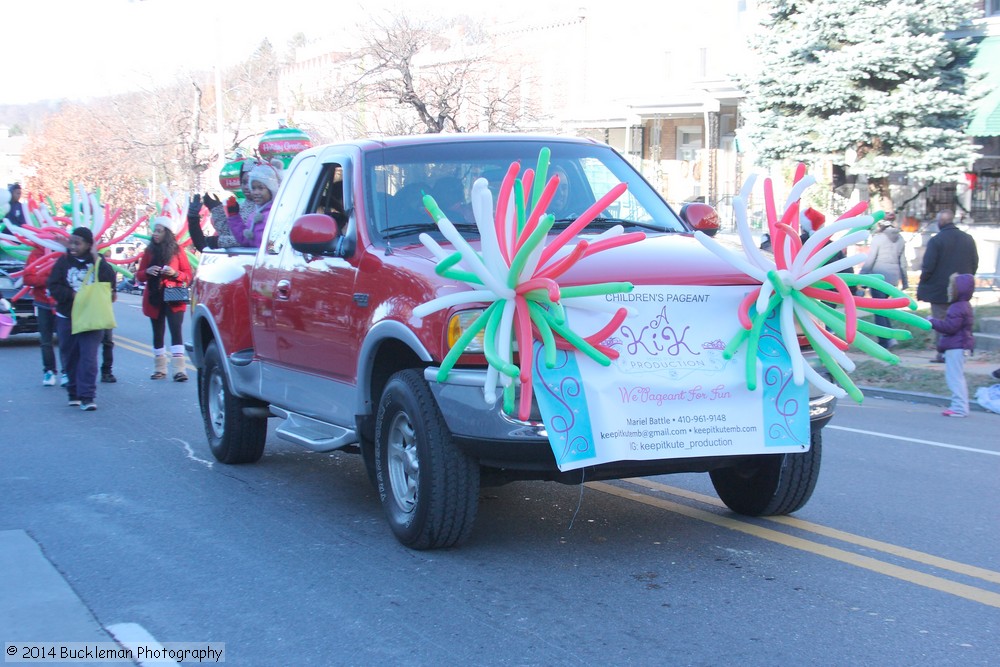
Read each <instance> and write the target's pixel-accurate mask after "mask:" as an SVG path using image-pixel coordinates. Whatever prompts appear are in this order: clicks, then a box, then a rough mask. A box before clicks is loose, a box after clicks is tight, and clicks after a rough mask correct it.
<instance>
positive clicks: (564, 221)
mask: <svg viewBox="0 0 1000 667" xmlns="http://www.w3.org/2000/svg"><path fill="white" fill-rule="evenodd" d="M579 217H580V216H578V215H575V216H573V217H570V218H558V219H557V220H556V222H555V224H554V225H552V228H553V229H557V228H558V229H565V228H566V227H569V226H570V225H571V224H572V223H574V222H576V221H577V219H578V218H579ZM615 225H622V226H625V227H630V226H636V225H639V226H643V225H642V223H640V222H636V221H635V220H625V219H623V218H601V217H597V218H594V219H593V220H591V221H590V222H588V223H587V226H586V227H584V230H587V229H591V228H592V227H603V228H604V229H607V228H609V227H614V226H615Z"/></svg>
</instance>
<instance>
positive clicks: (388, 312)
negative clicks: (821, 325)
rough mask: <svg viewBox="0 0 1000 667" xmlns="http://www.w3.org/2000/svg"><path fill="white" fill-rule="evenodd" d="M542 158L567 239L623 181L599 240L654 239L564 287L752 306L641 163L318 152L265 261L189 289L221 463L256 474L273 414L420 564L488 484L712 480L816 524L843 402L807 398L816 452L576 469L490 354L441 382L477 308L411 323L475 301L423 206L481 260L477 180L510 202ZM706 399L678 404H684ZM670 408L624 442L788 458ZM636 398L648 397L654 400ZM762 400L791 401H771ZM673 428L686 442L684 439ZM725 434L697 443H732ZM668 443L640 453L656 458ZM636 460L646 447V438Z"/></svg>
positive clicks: (205, 269)
mask: <svg viewBox="0 0 1000 667" xmlns="http://www.w3.org/2000/svg"><path fill="white" fill-rule="evenodd" d="M543 147H544V148H548V149H550V150H551V155H552V168H553V170H556V169H558V170H559V174H560V178H561V179H562V180H563V181H565V182H564V183H563V184H562V185H560V192H559V194H558V196H557V197H555V198H553V200H552V202H551V204H550V206H549V210H550V212H552V213H553V215H554V216H555V217H556V222H555V226H554V228H553V230H552V232H551V233H552V234H556V233H557V232H558V231H560V230H561V229H565V227H566V226H567V225H569V224H570V223H571V222H572V221H573V220H574V219H575V218H576V216H577V215H579V214H580V212H581V211H583V210H584V209H586V208H587V207H589V206H591V205H592V204H594V202H595V201H597V200H598V199H599V198H600V196H601V195H603V194H604V193H605V192H607V191H608V190H609V189H610V188H611V187H612V186H614V185H616V184H617V183H625V184H626V185H627V187H628V189H627V192H626V193H625V194H624V195H623V196H621V197H620V198H618V199H617V200H615V202H614V203H613V204H611V205H610V206H608V208H607V209H606V210H605V211H603V212H602V214H601V215H600V216H599V217H597V218H596V219H595V220H594V221H593V222H592V223H591V224H590V225H589V226H588V227H587V229H586V230H585V231H586V233H588V234H590V233H595V232H599V231H600V230H602V229H606V228H608V227H609V226H611V225H622V226H623V227H624V228H625V230H626V231H627V232H633V231H642V232H644V233H645V235H646V236H645V239H644V240H641V241H639V242H637V243H632V244H630V245H625V246H622V247H618V248H614V249H611V250H607V251H606V252H602V253H600V255H594V256H593V257H589V258H587V259H586V260H582V261H580V262H579V263H578V264H577V265H576V266H574V267H573V268H572V269H571V270H570V271H569V272H567V273H566V275H564V276H563V278H562V279H563V282H564V283H565V284H568V285H573V284H585V283H594V282H598V281H629V282H631V283H632V284H633V285H635V286H636V289H640V288H641V289H643V290H645V292H644V294H647V295H652V296H650V297H649V298H653V297H656V295H657V294H660V293H661V292H664V291H665V292H666V293H670V294H672V293H674V292H676V291H677V290H682V291H683V290H684V289H702V288H704V289H727V288H728V289H735V290H737V291H738V292H739V293H740V294H745V293H746V292H747V291H749V290H750V289H752V288H753V287H754V286H755V285H756V283H754V281H753V280H752V279H751V278H749V277H748V276H746V275H744V274H742V273H739V272H737V271H735V270H734V269H733V268H732V267H730V266H728V265H726V264H725V263H724V262H722V261H721V260H719V259H718V258H717V257H715V256H714V255H713V254H712V253H710V252H708V251H707V250H706V249H705V248H704V247H702V245H701V244H700V243H699V242H698V241H697V239H695V238H693V234H692V231H693V227H692V224H691V223H690V222H689V221H687V220H685V219H682V217H681V216H679V215H678V214H677V213H675V212H674V211H673V210H672V209H671V208H670V206H668V205H667V204H666V203H665V202H664V201H663V199H662V198H661V197H660V195H659V194H658V193H657V192H656V191H655V190H654V189H653V188H652V187H651V186H650V185H649V184H648V183H647V182H646V181H645V180H643V178H642V177H641V176H640V175H639V174H638V173H637V172H636V171H635V169H634V168H633V167H632V166H631V165H630V164H629V163H628V161H626V160H625V159H624V158H622V157H621V156H620V155H619V154H618V153H616V152H615V151H614V150H613V149H612V148H610V147H609V146H607V145H604V144H601V143H598V142H593V141H589V140H580V139H572V138H565V137H533V136H520V135H486V136H473V135H434V136H428V135H422V136H412V137H402V138H393V139H384V140H366V141H355V142H348V143H342V144H336V145H325V146H320V147H316V148H312V149H310V150H307V151H305V152H303V153H301V154H299V155H298V156H297V157H296V158H295V160H294V161H293V162H292V164H291V165H290V166H289V168H288V169H287V170H286V173H285V175H284V178H283V180H282V183H281V186H280V189H279V191H278V193H277V194H276V198H275V202H274V204H273V207H272V211H271V215H270V219H269V221H268V226H267V229H266V232H265V234H264V241H263V244H262V245H261V247H260V248H229V249H225V250H215V251H207V252H206V253H205V254H204V256H203V258H202V261H201V264H200V267H199V270H198V273H197V276H196V279H195V282H194V285H193V289H192V304H193V308H192V317H193V341H192V343H191V345H192V358H193V360H194V362H195V364H196V365H197V367H198V369H199V373H198V396H199V402H200V406H201V411H202V414H203V417H204V424H205V431H206V434H207V436H208V441H209V444H210V447H211V450H212V453H213V455H214V456H215V457H216V458H217V459H218V460H219V461H221V462H224V463H231V464H236V463H249V462H254V461H257V460H258V459H260V458H261V456H262V453H263V450H264V446H265V440H266V435H267V420H268V418H277V419H279V420H281V423H280V426H278V428H277V430H276V435H278V436H280V437H281V438H284V439H286V440H290V441H292V442H296V443H298V444H300V445H303V446H305V447H307V448H310V449H312V450H315V451H330V450H334V449H346V450H348V451H356V452H358V453H360V454H361V456H362V457H363V460H364V464H365V466H366V469H367V472H368V475H369V477H370V479H371V480H372V482H373V483H374V484H375V485H376V486H377V488H378V492H379V495H380V498H381V501H382V504H383V507H384V510H385V514H386V517H387V519H388V522H389V524H390V526H391V528H392V531H393V533H394V534H395V536H396V537H397V538H398V539H399V541H400V542H402V543H403V544H405V545H407V546H409V547H412V548H417V549H428V548H440V547H449V546H454V545H457V544H460V543H461V542H463V541H464V540H465V539H466V538H468V536H469V535H470V533H471V531H472V527H473V523H474V520H475V516H476V511H477V506H478V500H479V491H480V486H481V485H496V484H502V483H505V482H509V481H514V480H526V479H532V480H554V481H559V482H563V483H567V484H580V483H582V482H584V481H591V480H600V479H619V478H624V477H632V476H649V475H659V474H665V473H674V472H708V473H709V474H710V475H711V479H712V482H713V484H714V486H715V488H716V490H717V492H718V493H719V495H720V497H721V498H722V500H723V501H724V502H725V503H726V504H727V506H729V507H730V508H731V509H732V510H734V511H736V512H739V513H743V514H748V515H766V514H783V513H788V512H793V511H795V510H797V509H799V508H801V507H802V506H803V505H804V504H805V503H806V501H807V500H808V499H809V497H810V495H811V494H812V491H813V488H814V486H815V484H816V479H817V476H818V473H819V464H820V451H821V447H820V443H821V436H820V431H821V429H822V427H823V426H824V425H825V424H826V423H827V422H828V421H829V419H830V418H831V416H832V415H833V411H834V408H835V404H836V400H835V398H834V397H833V396H830V395H825V394H821V393H819V392H817V391H815V390H809V392H808V393H809V398H808V414H807V415H806V416H805V419H806V420H807V422H806V428H805V430H804V433H805V436H804V440H805V442H804V444H802V445H800V446H799V447H798V448H797V449H796V450H795V451H789V450H787V449H786V450H781V453H765V450H764V449H756V450H753V453H749V454H748V453H746V451H743V450H734V451H728V450H726V449H725V448H718V449H715V450H711V449H707V450H705V451H706V452H708V453H707V454H704V453H702V454H698V455H693V454H691V453H690V452H689V453H688V454H687V455H678V452H677V451H675V450H672V449H671V447H674V446H675V444H673V443H674V442H676V443H679V444H676V446H677V447H678V448H680V447H681V446H682V444H681V443H680V440H676V439H675V441H671V440H668V439H664V440H662V443H661V444H656V445H655V447H656V448H657V454H655V455H654V456H650V455H648V454H647V455H645V456H637V457H635V458H630V457H627V456H626V457H617V459H616V460H609V461H603V462H600V463H596V464H592V465H586V464H585V462H584V463H583V464H580V465H577V466H575V467H571V468H569V469H567V468H566V467H565V466H562V465H561V463H560V462H559V461H557V457H556V455H555V454H554V449H553V446H552V438H551V437H550V436H552V433H551V432H550V431H551V424H546V420H545V419H544V418H543V417H544V415H543V414H542V412H541V411H539V409H538V408H537V405H536V406H535V408H534V409H533V410H532V413H531V415H530V417H529V418H528V419H519V418H518V417H517V416H516V415H510V414H508V413H507V412H505V411H504V410H503V409H502V406H501V402H500V401H495V402H490V401H487V400H484V389H483V383H484V380H483V379H484V377H485V374H486V372H487V360H486V357H485V356H484V355H483V354H482V352H481V349H480V350H477V349H476V348H475V346H474V345H473V346H470V347H469V348H468V349H466V350H465V352H464V353H463V354H462V356H461V358H460V359H459V363H458V364H457V365H456V366H455V367H454V368H453V369H451V371H450V373H448V374H447V378H446V379H444V380H442V379H441V378H440V377H439V375H438V369H439V368H440V366H441V364H442V361H443V360H444V359H445V357H446V355H447V354H448V352H449V350H450V349H451V346H452V345H454V344H455V342H456V341H457V340H458V339H459V337H460V336H461V334H462V333H463V331H464V330H465V328H466V327H468V326H470V321H472V320H473V319H474V317H473V316H474V315H475V314H477V313H478V312H481V311H482V308H478V309H477V308H476V307H473V306H469V305H461V306H456V307H452V308H445V309H443V310H439V311H437V312H434V313H432V314H430V315H427V316H425V317H422V318H418V317H416V316H415V315H414V313H413V311H414V308H416V307H417V306H420V305H421V304H424V303H427V302H429V301H432V300H433V299H435V298H437V297H440V296H442V295H446V294H452V293H455V292H456V291H462V290H469V289H470V287H469V286H468V285H467V284H465V283H462V282H459V281H456V280H454V279H451V278H447V277H443V276H442V275H439V273H438V272H436V271H435V267H436V265H437V258H436V257H435V256H434V254H433V253H432V252H431V250H429V249H428V247H426V246H425V245H424V244H423V243H421V240H420V235H422V234H424V235H428V236H429V237H430V238H432V239H434V240H435V241H436V242H437V243H438V244H439V245H440V246H441V247H445V248H447V247H448V245H449V244H448V242H447V240H446V239H445V238H444V236H443V235H442V234H441V233H440V231H439V229H438V227H437V226H436V225H435V224H434V221H433V220H432V219H431V217H430V216H429V215H428V212H427V209H426V208H425V206H424V202H423V201H422V196H423V195H424V194H431V195H433V196H434V199H435V201H436V202H437V204H438V206H440V209H441V210H442V211H443V212H444V213H445V214H446V215H447V217H448V219H449V220H450V221H451V222H452V223H453V224H454V225H455V227H456V229H458V230H459V231H460V232H461V233H462V235H463V237H464V238H466V239H467V240H468V241H469V243H470V244H471V245H472V246H473V247H474V248H479V241H478V238H479V237H478V231H477V229H476V226H475V224H474V222H475V220H474V218H473V213H472V207H471V205H470V202H469V196H470V192H471V188H472V185H473V183H474V181H476V180H477V179H485V180H486V182H487V183H488V184H489V187H490V189H491V190H492V191H493V193H494V197H495V196H496V194H497V191H498V188H499V186H500V184H501V182H502V180H503V177H504V174H505V173H506V171H507V169H508V167H509V166H510V165H511V164H512V163H514V162H520V163H521V164H523V165H533V164H534V163H535V161H536V158H537V156H538V155H539V151H540V150H541V149H542V148H543ZM581 234H582V233H581ZM643 298H646V297H643ZM696 298H699V297H697V296H692V297H685V300H688V301H690V300H695V299H696ZM716 316H717V314H716V313H713V312H711V311H705V312H704V313H702V316H701V317H700V318H699V317H695V318H693V320H692V322H693V324H697V323H698V322H697V320H699V319H700V320H703V321H702V322H701V324H702V325H705V324H706V323H707V324H708V325H709V326H711V325H712V321H713V318H715V317H716ZM654 324H655V323H654ZM647 328H648V327H647ZM623 331H624V329H623ZM713 333H714V335H715V336H718V337H722V338H726V337H728V336H730V335H732V334H733V333H735V332H734V331H731V330H728V329H725V328H724V327H720V328H719V329H718V330H717V331H715V332H713ZM633 334H634V332H633ZM650 335H654V334H650ZM660 335H662V331H661V332H660ZM648 340H649V339H647V342H648ZM618 342H619V343H621V344H622V349H625V348H626V347H629V346H631V348H636V349H637V348H639V347H640V346H644V345H646V344H645V343H643V342H642V341H640V340H638V339H637V338H633V339H630V340H629V341H623V340H622V339H620V340H619V341H618ZM625 342H627V343H628V345H625V344H624V343H625ZM682 342H683V341H682ZM703 347H704V348H705V349H703V350H702V349H699V350H694V349H692V350H691V351H692V354H697V355H702V356H700V357H699V361H698V362H697V363H698V364H702V361H701V360H703V359H708V358H711V359H715V360H719V359H721V356H719V355H720V354H721V352H720V351H719V346H718V345H715V346H714V349H713V345H710V344H709V343H705V345H704V346H703ZM713 355H714V356H713ZM643 363H647V364H648V363H650V362H649V361H648V360H647V361H646V362H643ZM720 363H721V362H720ZM692 364H693V362H692ZM670 372H674V373H676V371H675V370H671V371H670ZM803 391H806V390H803ZM698 395H701V394H697V393H695V392H686V391H682V392H679V393H677V394H676V397H681V398H685V399H687V398H688V397H691V398H693V397H695V396H698ZM726 395H727V396H728V395H729V394H728V393H726ZM758 395H759V394H758ZM622 396H623V397H624V396H625V393H624V391H623V393H622ZM634 396H640V395H639V394H634ZM656 396H658V397H659V398H657V399H656V404H655V407H654V408H651V409H652V410H654V412H651V413H649V414H650V415H652V416H650V417H648V418H647V417H644V418H643V419H641V420H639V419H636V420H633V421H630V422H629V424H630V425H634V424H641V425H642V426H641V427H640V426H636V427H635V428H634V429H632V427H631V426H630V427H629V429H632V430H628V429H625V428H623V429H620V431H621V433H624V434H626V436H625V437H632V436H634V435H636V434H638V435H640V436H641V435H644V434H649V433H656V432H658V431H655V430H653V429H651V428H650V426H649V424H650V423H653V424H659V423H662V422H671V421H673V422H674V424H673V425H672V426H670V427H669V428H668V427H664V428H663V429H662V430H661V431H659V432H660V433H662V434H668V433H669V434H673V435H676V434H678V433H685V432H687V433H688V434H689V435H690V434H692V433H695V432H697V433H720V432H723V433H724V432H726V431H727V430H729V431H735V430H743V431H759V432H760V434H761V435H760V437H761V442H762V446H763V447H764V448H765V449H766V446H767V445H769V444H773V443H771V442H770V440H771V438H772V433H774V432H776V431H775V429H774V428H771V427H768V428H764V426H766V425H764V424H753V425H751V426H749V427H747V426H744V427H740V428H739V429H738V428H736V427H734V426H733V420H734V419H735V418H734V417H733V416H732V414H733V411H734V409H735V408H737V407H738V405H737V404H735V403H733V404H730V406H731V408H733V409H727V410H716V411H715V412H713V413H712V414H707V413H706V414H702V413H701V412H699V413H697V414H696V415H694V416H691V414H688V413H685V415H686V416H683V417H679V416H677V413H676V412H674V411H672V408H671V405H670V404H667V405H664V404H663V401H664V400H666V399H669V398H670V395H669V394H662V393H661V394H658V395H656ZM641 398H643V400H646V401H648V400H649V398H650V394H649V392H648V391H647V392H646V393H645V394H641ZM763 401H764V403H765V404H767V403H771V404H773V403H775V402H776V399H774V398H773V397H768V395H766V394H764V399H763ZM801 403H803V404H805V403H806V401H804V400H803V401H801ZM721 404H722V403H720V405H721ZM771 407H772V408H773V407H774V406H773V405H772V406H771ZM727 414H728V419H729V420H730V421H729V422H726V421H725V420H726V419H727ZM803 414H806V412H805V410H803ZM670 415H674V416H675V417H676V418H673V419H672V418H671V417H670ZM709 421H711V423H708V422H709ZM678 423H683V424H686V427H685V428H684V429H677V428H675V427H676V426H678ZM699 424H700V425H701V426H700V427H699ZM720 425H721V426H720ZM670 429H673V430H670ZM629 433H630V434H632V436H629V435H628V434H629ZM699 437H701V436H699ZM710 437H711V436H704V438H703V440H700V441H699V443H700V444H704V445H706V446H708V447H710V446H713V445H718V444H719V443H723V442H728V440H725V439H723V438H715V439H714V440H710V439H709V438H710ZM661 445H662V447H663V449H659V448H660V447H661ZM689 445H690V443H688V444H684V445H683V446H684V447H689ZM653 446H654V445H651V444H649V443H645V444H642V447H643V448H645V449H647V450H648V449H650V448H651V447H653ZM632 447H633V449H636V448H637V447H636V445H635V443H634V442H633V443H632Z"/></svg>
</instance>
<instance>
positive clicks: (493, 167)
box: [364, 139, 687, 245]
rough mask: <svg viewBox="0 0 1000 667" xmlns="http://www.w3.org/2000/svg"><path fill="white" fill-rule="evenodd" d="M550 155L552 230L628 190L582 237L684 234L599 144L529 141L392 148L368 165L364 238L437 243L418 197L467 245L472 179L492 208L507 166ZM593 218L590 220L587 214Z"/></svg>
mask: <svg viewBox="0 0 1000 667" xmlns="http://www.w3.org/2000/svg"><path fill="white" fill-rule="evenodd" d="M543 147H548V148H549V149H550V150H551V160H550V164H549V169H548V174H547V179H546V180H548V179H551V178H552V177H553V176H558V177H559V183H560V185H559V187H558V189H557V190H556V193H555V196H554V197H553V199H552V201H551V203H550V204H549V206H548V207H547V211H548V212H549V213H551V214H552V215H554V216H555V218H556V223H555V226H554V228H555V229H559V228H565V227H566V226H568V225H569V224H571V223H572V222H573V221H574V220H576V219H577V218H578V217H579V216H580V215H581V214H583V213H584V212H586V211H587V210H588V209H589V208H590V207H592V206H593V205H594V203H595V202H597V201H598V200H599V199H600V198H601V197H603V196H604V195H605V194H606V193H607V192H608V191H609V190H611V188H612V187H614V186H615V185H617V184H618V183H625V184H626V185H627V186H628V190H627V191H626V192H625V193H624V194H622V195H621V196H620V197H619V198H618V199H616V200H615V201H614V202H612V203H611V204H609V205H608V206H607V207H605V208H604V209H603V210H601V211H598V212H597V214H596V219H595V220H594V221H593V222H591V223H590V224H589V225H588V226H587V228H586V230H585V232H584V233H587V232H591V231H592V232H595V233H599V232H601V231H603V230H605V229H608V228H609V227H611V226H614V225H617V224H621V225H623V226H624V227H625V228H626V231H631V230H641V231H646V232H682V231H687V230H686V227H685V225H684V223H683V222H681V220H680V218H678V217H677V215H676V214H675V213H674V211H673V210H672V209H671V208H670V207H669V206H668V205H667V204H666V202H664V201H663V199H662V198H661V197H660V195H659V194H658V193H657V192H656V191H655V190H653V188H652V187H651V186H650V185H649V184H648V183H647V182H646V181H645V180H643V178H642V177H641V176H640V175H639V174H638V172H636V171H635V169H633V168H632V166H631V165H630V164H629V163H628V162H627V161H625V160H624V159H623V158H622V157H621V156H620V155H618V153H616V152H615V151H614V150H612V149H611V148H610V147H609V146H606V145H604V144H594V143H580V142H560V141H552V140H548V141H543V140H527V139H511V140H504V141H494V140H483V141H468V140H465V141H461V140H459V141H455V142H440V143H434V142H431V143H423V144H413V145H407V146H392V147H387V148H384V149H382V150H380V151H374V152H372V153H370V154H368V156H367V157H366V159H365V165H364V170H365V179H366V182H368V183H370V184H374V187H371V188H367V197H368V201H367V208H368V210H369V211H370V212H371V215H369V235H370V237H371V239H372V241H373V242H374V243H376V244H382V245H385V244H391V245H405V244H409V243H417V242H418V241H417V237H418V236H419V234H420V233H422V232H427V233H430V234H431V235H432V236H434V237H435V238H436V239H437V240H439V241H440V240H442V237H441V234H440V232H439V231H438V230H437V228H436V226H435V225H434V222H433V220H432V218H431V216H430V214H429V213H428V212H427V210H426V209H425V208H424V204H423V196H424V195H425V194H429V195H431V196H433V197H434V200H435V201H436V202H437V204H438V206H439V207H440V208H441V210H442V211H443V212H444V214H445V215H446V216H447V217H448V219H449V220H450V221H451V222H453V223H455V226H456V227H458V228H459V230H460V231H462V234H463V235H464V236H466V237H474V236H475V235H476V232H475V226H474V224H475V218H474V217H473V214H472V205H471V202H470V194H471V192H472V185H473V183H475V181H476V179H479V178H485V179H486V180H487V182H488V183H489V188H490V190H491V191H492V193H493V199H494V206H495V203H496V198H497V193H498V192H499V190H500V186H501V184H502V181H503V178H504V175H505V174H506V173H507V169H508V168H509V167H510V164H511V163H512V162H515V161H516V162H520V164H521V171H520V173H519V177H520V176H523V174H524V172H525V170H527V169H534V168H535V166H536V164H537V161H538V154H539V151H540V150H541V149H542V148H543ZM591 214H592V215H593V212H592V213H591Z"/></svg>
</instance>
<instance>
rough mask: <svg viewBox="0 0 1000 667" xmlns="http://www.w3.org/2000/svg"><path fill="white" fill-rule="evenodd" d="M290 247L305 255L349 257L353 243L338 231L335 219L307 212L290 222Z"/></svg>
mask: <svg viewBox="0 0 1000 667" xmlns="http://www.w3.org/2000/svg"><path fill="white" fill-rule="evenodd" d="M288 240H289V242H290V243H291V244H292V248H294V249H295V250H297V251H299V252H301V253H303V254H306V255H324V256H327V257H349V256H350V255H351V253H352V251H353V246H354V244H353V243H348V242H347V239H345V237H344V236H343V235H342V234H341V233H340V227H339V226H338V225H337V221H336V220H334V219H333V218H331V217H330V216H328V215H324V214H323V213H308V214H306V215H303V216H301V217H300V218H298V219H297V220H296V221H295V222H293V223H292V229H291V231H290V232H289V234H288Z"/></svg>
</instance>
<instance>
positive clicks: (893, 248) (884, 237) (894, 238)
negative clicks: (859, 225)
mask: <svg viewBox="0 0 1000 667" xmlns="http://www.w3.org/2000/svg"><path fill="white" fill-rule="evenodd" d="M895 219H896V216H895V215H893V214H891V213H890V214H888V215H886V217H885V218H884V219H882V220H880V221H879V222H878V224H877V225H876V226H875V234H874V235H873V236H872V240H871V245H869V246H868V259H866V260H865V263H864V264H862V265H861V271H860V273H876V274H880V275H881V276H882V278H883V279H884V280H885V281H886V282H887V283H889V284H890V285H892V286H893V287H899V286H900V283H902V286H903V289H906V288H907V287H909V282H908V279H907V277H906V241H904V240H903V237H902V236H900V235H899V229H898V228H897V227H896V226H895V225H894V224H893V220H895ZM871 294H872V298H874V299H885V298H887V297H888V296H889V295H888V294H886V293H885V292H882V291H879V290H877V289H875V288H874V287H873V288H871ZM875 324H877V325H879V326H883V327H888V326H890V324H891V323H890V322H889V318H888V317H885V316H883V315H876V316H875ZM878 344H879V345H881V346H882V347H884V348H885V349H887V350H888V349H890V348H893V347H895V346H896V341H895V339H893V338H881V337H880V338H879V339H878Z"/></svg>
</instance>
